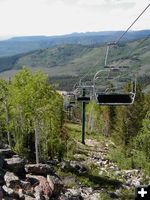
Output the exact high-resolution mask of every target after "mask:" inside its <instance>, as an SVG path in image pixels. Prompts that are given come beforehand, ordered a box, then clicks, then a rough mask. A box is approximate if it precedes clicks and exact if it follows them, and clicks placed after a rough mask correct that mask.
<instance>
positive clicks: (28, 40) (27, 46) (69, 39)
mask: <svg viewBox="0 0 150 200" xmlns="http://www.w3.org/2000/svg"><path fill="white" fill-rule="evenodd" d="M122 33H123V31H103V32H86V33H72V34H68V35H62V36H26V37H14V38H11V39H8V40H3V41H0V57H4V56H12V55H17V54H21V53H26V52H29V51H34V50H37V49H45V48H49V47H53V46H56V45H61V44H81V45H95V44H104V43H106V42H110V41H116V40H117V39H118V38H119V37H120V35H121V34H122ZM148 35H150V30H141V31H129V32H128V33H127V34H126V35H125V37H124V38H123V39H122V41H132V40H137V39H141V38H143V37H146V36H148Z"/></svg>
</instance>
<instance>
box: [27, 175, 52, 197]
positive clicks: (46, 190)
mask: <svg viewBox="0 0 150 200" xmlns="http://www.w3.org/2000/svg"><path fill="white" fill-rule="evenodd" d="M26 176H27V178H30V179H35V180H36V183H35V184H34V185H33V187H34V192H35V194H34V196H35V197H36V199H38V198H41V199H42V198H43V197H41V196H43V195H44V196H46V197H48V198H50V197H51V196H52V192H53V188H51V187H50V185H49V182H48V181H47V179H46V178H45V177H43V176H35V175H30V174H27V175H26Z"/></svg>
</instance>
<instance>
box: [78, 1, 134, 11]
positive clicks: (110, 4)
mask: <svg viewBox="0 0 150 200" xmlns="http://www.w3.org/2000/svg"><path fill="white" fill-rule="evenodd" d="M79 4H80V5H81V6H91V8H92V7H93V8H94V7H97V9H100V10H101V9H106V10H112V9H131V8H133V7H134V6H135V5H136V3H135V2H134V1H129V0H101V1H99V0H80V1H79Z"/></svg>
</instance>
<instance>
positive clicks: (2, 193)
mask: <svg viewBox="0 0 150 200" xmlns="http://www.w3.org/2000/svg"><path fill="white" fill-rule="evenodd" d="M3 196H4V192H3V188H2V187H1V186H0V199H2V198H3Z"/></svg>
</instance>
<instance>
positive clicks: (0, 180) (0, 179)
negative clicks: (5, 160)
mask: <svg viewBox="0 0 150 200" xmlns="http://www.w3.org/2000/svg"><path fill="white" fill-rule="evenodd" d="M4 175H5V171H4V170H3V169H2V168H0V185H4Z"/></svg>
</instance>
